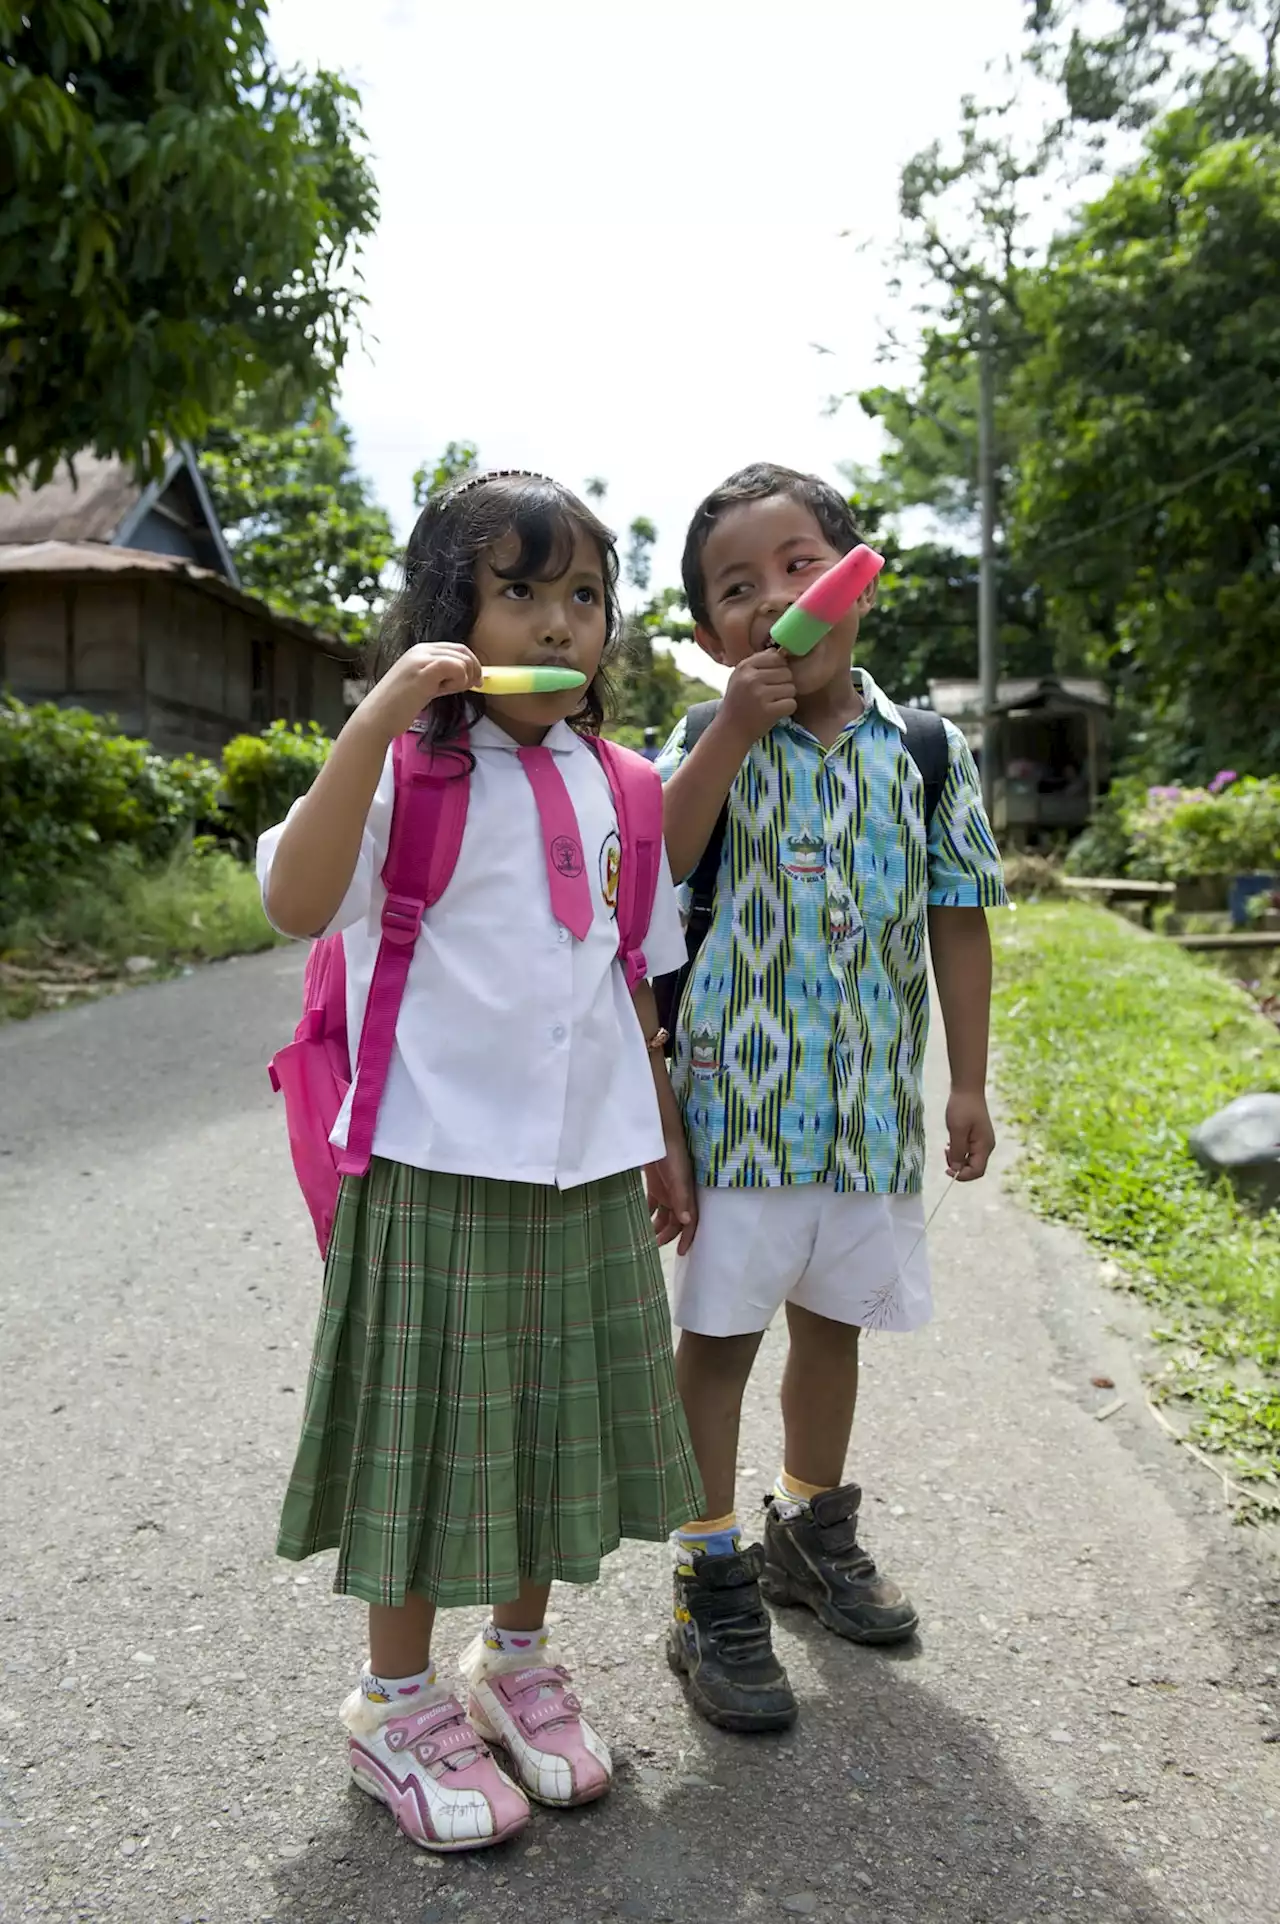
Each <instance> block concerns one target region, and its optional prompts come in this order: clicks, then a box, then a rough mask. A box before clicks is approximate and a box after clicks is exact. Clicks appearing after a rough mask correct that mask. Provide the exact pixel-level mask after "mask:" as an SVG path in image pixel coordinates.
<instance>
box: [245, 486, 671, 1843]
mask: <svg viewBox="0 0 1280 1924" xmlns="http://www.w3.org/2000/svg"><path fill="white" fill-rule="evenodd" d="M618 634H619V611H618V602H617V558H616V555H615V552H614V547H613V540H612V537H611V535H610V534H609V533H608V531H607V529H605V528H604V527H603V526H602V525H601V523H600V522H599V521H598V520H597V519H596V517H595V516H594V515H593V514H592V513H591V512H590V510H589V509H588V508H586V507H585V506H584V505H583V503H582V502H581V501H579V500H578V499H577V498H576V497H575V496H574V495H572V494H570V493H569V492H568V491H567V490H566V489H564V488H561V487H559V486H558V485H557V484H556V483H555V482H552V481H548V480H546V479H545V478H544V477H542V476H538V475H529V474H513V473H509V472H504V473H501V474H488V475H481V476H479V477H476V478H474V479H472V480H470V481H466V482H464V483H463V484H462V485H461V486H459V487H456V488H454V489H453V490H451V491H450V492H449V493H447V494H445V495H443V496H441V497H437V498H436V499H435V500H433V501H431V502H429V503H428V505H427V507H426V508H425V509H424V510H423V513H422V515H421V518H420V519H419V521H418V524H417V526H416V528H415V529H414V531H413V534H412V537H411V538H410V542H409V548H408V554H407V557H406V561H405V583H404V588H403V591H402V593H401V594H400V596H399V598H398V600H397V601H396V603H395V604H394V605H393V607H392V608H391V610H390V612H389V614H388V618H387V621H386V623H385V626H384V630H383V635H382V640H381V643H380V647H379V652H378V659H377V661H376V663H375V680H374V685H373V687H372V688H371V690H370V692H369V694H368V695H367V696H366V697H365V699H364V701H363V702H362V703H361V705H360V707H359V708H358V709H357V710H356V712H355V713H354V714H353V716H352V717H351V719H350V721H349V722H348V723H347V725H346V727H345V728H344V729H343V731H342V735H341V737H340V738H339V740H338V741H337V742H336V743H335V745H334V749H333V753H332V754H331V755H330V757H329V759H328V761H327V762H326V764H325V766H324V769H323V771H322V773H321V774H320V776H319V777H318V779H317V780H316V783H315V785H314V787H313V788H312V789H311V791H310V793H309V794H308V795H307V796H306V797H305V798H304V799H303V800H302V801H300V802H298V803H297V804H295V806H294V808H293V809H292V810H291V811H290V814H289V817H288V819H287V821H286V822H285V823H284V824H283V825H282V826H280V827H278V828H275V829H272V830H270V831H269V832H268V833H267V834H266V835H264V836H263V838H262V841H261V843H260V845H259V851H258V869H259V876H260V880H261V884H262V893H263V901H264V904H265V906H266V909H267V912H268V914H269V915H270V917H271V919H272V921H273V922H274V923H275V925H276V927H277V928H279V929H280V930H282V931H283V932H284V933H286V934H289V935H295V936H300V937H301V936H314V935H315V934H316V933H317V932H318V931H320V932H332V931H338V930H340V931H342V934H343V944H344V952H345V961H346V970H347V983H348V1009H349V1024H348V1026H349V1033H350V1035H351V1038H352V1042H353V1045H354V1041H355V1038H356V1037H357V1036H358V1033H359V1027H360V1022H361V1019H362V1017H363V1012H364V1006H365V1001H366V999H367V996H368V990H369V983H370V979H371V976H372V971H373V965H374V959H375V957H376V954H377V951H378V946H379V940H380V933H381V915H382V906H383V901H384V899H385V890H384V888H383V885H382V881H381V871H382V867H383V862H384V859H385V857H386V852H387V846H388V836H389V828H390V820H391V812H392V805H393V801H394V794H395V787H394V773H393V765H392V756H391V748H392V744H393V743H394V741H395V740H396V738H397V737H398V736H399V735H401V734H402V733H404V732H405V731H406V730H407V729H409V728H410V727H411V726H412V725H413V724H415V722H417V721H418V718H419V717H421V716H423V713H424V711H426V717H425V722H424V723H423V724H421V725H422V726H423V728H424V735H425V747H426V748H427V749H437V750H438V749H439V748H440V747H441V746H443V745H445V744H447V743H449V742H454V743H456V744H457V746H456V747H455V750H454V753H453V756H451V757H449V758H448V759H450V760H453V761H454V762H455V763H456V764H457V765H458V767H459V772H460V773H461V774H462V775H463V776H464V778H466V779H469V782H470V792H469V797H468V806H467V815H466V827H465V832H464V834H463V839H462V844H461V848H460V850H459V854H458V860H457V866H456V868H455V870H454V873H453V876H452V879H451V880H450V882H449V884H448V886H447V888H446V890H445V892H444V895H443V896H442V898H441V899H440V901H439V903H438V904H437V906H436V907H434V908H432V909H429V910H428V911H427V914H426V916H425V917H424V919H423V922H422V926H421V930H420V932H419V934H418V937H417V940H416V944H415V948H414V953H413V959H412V962H411V964H410V969H409V975H408V980H407V983H406V985H405V990H404V996H403V1000H402V1002H401V1005H400V1014H399V1020H398V1024H397V1028H396V1042H395V1049H394V1052H393V1055H392V1059H391V1065H390V1069H389V1072H388V1075H387V1080H386V1086H385V1090H384V1094H383V1099H382V1103H381V1106H380V1109H379V1112H378V1119H377V1124H376V1129H375V1134H374V1141H373V1159H372V1161H371V1162H370V1165H369V1170H368V1173H367V1174H366V1175H364V1176H361V1177H347V1178H346V1179H345V1180H344V1183H343V1187H342V1192H341V1195H340V1198H339V1202H338V1210H337V1216H336V1219H335V1222H334V1226H333V1232H332V1235H331V1238H330V1242H329V1249H328V1258H327V1265H326V1270H325V1283H324V1300H323V1306H322V1309H321V1314H320V1321H319V1325H318V1328H317V1332H316V1339H315V1350H314V1355H313V1360H312V1367H311V1377H310V1383H309V1386H308V1391H307V1403H306V1411H305V1415H304V1421H303V1432H302V1441H301V1444H300V1446H299V1450H298V1455H297V1460H296V1463H295V1466H294V1471H293V1476H292V1478H291V1480H290V1483H289V1487H288V1492H287V1494H286V1497H285V1503H284V1514H283V1518H282V1522H281V1527H280V1538H279V1550H280V1553H281V1555H283V1556H286V1557H290V1558H294V1559H300V1558H303V1557H308V1556H311V1555H313V1554H314V1553H315V1552H317V1551H320V1550H327V1549H333V1548H336V1549H337V1550H338V1553H339V1554H338V1566H337V1573H336V1578H335V1585H334V1587H335V1589H336V1590H337V1591H339V1592H340V1593H342V1594H345V1595H348V1596H356V1597H360V1598H362V1599H363V1600H364V1601H365V1602H366V1603H367V1604H368V1605H369V1662H368V1665H367V1667H366V1669H365V1672H364V1674H363V1676H362V1677H361V1679H360V1683H359V1685H358V1687H357V1688H356V1690H355V1691H354V1692H353V1693H352V1695H351V1696H350V1697H349V1698H348V1699H347V1701H346V1703H345V1704H344V1705H343V1707H342V1712H341V1715H342V1720H343V1722H344V1723H345V1725H346V1726H347V1729H348V1731H349V1732H350V1739H349V1753H350V1761H351V1769H352V1774H353V1777H354V1780H355V1782H356V1783H357V1784H358V1785H359V1786H360V1788H361V1789H362V1790H365V1791H368V1792H369V1793H370V1794H371V1795H372V1796H374V1797H377V1798H380V1799H381V1800H382V1801H383V1802H384V1803H386V1804H388V1805H389V1806H390V1808H391V1809H392V1810H393V1811H394V1813H395V1815H396V1819H397V1821H398V1823H399V1824H400V1827H401V1829H402V1830H403V1831H404V1832H405V1833H406V1834H407V1835H408V1836H409V1837H410V1838H412V1839H413V1841H414V1842H415V1843H418V1844H421V1845H423V1846H425V1847H426V1848H427V1849H428V1850H467V1849H472V1848H475V1847H477V1846H480V1845H485V1844H495V1843H497V1842H499V1841H500V1840H501V1839H502V1838H504V1837H510V1836H511V1835H512V1834H513V1833H514V1832H516V1831H518V1830H520V1829H521V1828H523V1826H524V1825H525V1824H526V1823H527V1822H528V1819H529V1804H528V1798H529V1797H534V1798H537V1799H538V1800H539V1801H540V1802H542V1803H547V1804H556V1805H567V1804H581V1803H586V1802H589V1801H590V1800H591V1799H593V1798H596V1797H599V1796H602V1795H603V1793H604V1792H605V1791H606V1790H607V1789H608V1788H609V1783H610V1780H611V1774H612V1765H611V1762H610V1758H609V1752H608V1750H607V1749H606V1748H605V1745H604V1744H603V1743H602V1742H601V1740H600V1738H599V1737H598V1736H597V1735H596V1734H595V1732H594V1731H593V1730H592V1729H591V1728H590V1726H589V1725H588V1724H587V1723H586V1722H585V1721H584V1719H583V1717H582V1714H581V1710H580V1706H579V1704H578V1701H577V1698H576V1697H575V1696H574V1695H573V1693H572V1690H571V1689H570V1680H569V1677H568V1675H567V1673H566V1671H565V1670H564V1669H563V1668H562V1667H560V1666H558V1665H557V1664H556V1663H555V1661H554V1658H553V1656H552V1654H551V1652H550V1649H549V1638H548V1633H547V1631H546V1629H545V1627H544V1625H545V1617H546V1607H547V1597H548V1592H549V1590H550V1586H551V1582H552V1580H553V1578H557V1577H559V1578H562V1579H564V1580H566V1581H568V1582H571V1583H584V1584H585V1583H593V1582H594V1581H595V1580H596V1578H597V1577H598V1575H599V1569H600V1559H601V1557H602V1556H604V1555H605V1554H606V1553H607V1552H609V1551H611V1550H613V1549H616V1548H617V1546H618V1543H619V1541H620V1539H621V1538H623V1537H638V1538H643V1539H646V1540H648V1541H658V1540H660V1539H663V1538H665V1537H666V1536H667V1535H668V1534H669V1533H670V1531H671V1530H673V1529H674V1528H676V1527H677V1526H679V1525H680V1524H682V1523H684V1522H686V1521H687V1520H688V1519H689V1518H690V1517H691V1516H695V1515H697V1514H698V1508H699V1502H700V1490H699V1485H698V1478H697V1470H696V1467H695V1465H694V1460H693V1456H692V1452H691V1450H690V1447H689V1442H688V1437H687V1434H686V1432H685V1428H684V1423H683V1419H682V1417H681V1415H680V1410H679V1403H678V1400H677V1397H676V1393H675V1386H674V1378H673V1371H672V1359H671V1338H670V1327H669V1320H668V1314H667V1305H666V1297H665V1293H664V1290H663V1283H662V1275H661V1269H660V1264H659V1259H658V1251H657V1241H656V1240H655V1233H654V1232H655V1229H656V1230H657V1232H658V1236H657V1240H660V1241H671V1240H673V1239H676V1238H679V1242H680V1246H681V1247H682V1248H684V1247H687V1245H688V1243H689V1241H690V1240H691V1238H692V1236H693V1232H694V1227H695V1216H694V1198H693V1185H692V1179H691V1175H690V1170H689V1162H688V1155H687V1152H686V1148H685V1142H684V1134H683V1130H682V1126H681V1122H680V1118H679V1114H678V1112H677V1110H676V1107H675V1103H674V1101H673V1099H672V1095H671V1088H670V1084H669V1083H668V1080H667V1073H666V1068H665V1065H664V1061H663V1053H662V1048H661V1042H662V1040H663V1039H664V1038H663V1037H662V1035H661V1032H660V1031H659V1029H658V1021H657V1013H656V1010H655V1008H654V1004H653V996H652V992H651V990H650V988H649V986H648V984H647V983H641V984H640V985H639V987H638V988H637V989H636V991H635V993H634V997H633V996H632V994H631V993H629V992H628V990H627V987H626V982H625V978H624V974H623V971H622V968H621V966H620V965H619V963H618V960H617V947H618V932H617V928H616V926H615V923H614V921H613V913H614V908H615V905H616V900H617V883H618V861H619V854H620V842H619V835H618V823H617V821H616V818H615V814H614V809H613V803H612V800H611V796H610V790H609V787H608V783H607V781H606V778H605V775H604V772H603V770H602V769H601V767H600V764H599V762H598V760H597V758H596V756H595V754H594V753H593V751H592V748H591V747H590V745H589V742H588V741H587V740H585V739H584V736H585V735H586V733H587V731H588V730H593V729H598V727H599V723H600V721H601V718H602V714H603V706H602V695H603V691H604V687H605V678H604V674H603V672H602V669H603V664H604V663H605V661H606V659H607V657H608V656H609V654H610V653H611V652H612V650H613V649H614V647H615V645H616V643H617V640H618ZM482 664H489V665H500V666H508V665H521V666H525V665H535V666H537V665H549V664H554V665H557V666H561V667H570V668H574V669H577V670H579V671H580V672H581V673H582V674H583V675H585V676H586V678H587V685H586V687H585V689H584V688H578V689H574V690H571V691H570V692H568V693H559V694H553V695H523V696H508V697H507V698H506V699H504V700H500V699H498V698H496V697H485V698H482V697H481V696H480V695H479V694H478V693H477V687H478V683H479V678H480V669H481V665H482ZM464 731H466V739H465V741H462V740H461V739H460V738H461V737H462V736H463V734H464ZM465 761H469V762H470V764H471V769H470V774H469V777H468V776H466V770H465V766H464V762H465ZM535 773H536V775H537V779H538V781H539V784H540V789H539V794H540V796H541V797H542V801H545V784H546V783H547V782H550V783H551V784H553V785H554V786H555V788H556V794H557V796H558V798H559V803H560V805H561V813H560V820H559V821H558V822H556V823H554V824H553V826H556V827H558V828H559V829H560V833H558V834H557V835H555V836H554V838H552V836H551V831H550V828H549V829H548V831H547V834H546V836H545V837H544V831H543V827H542V820H541V807H542V801H540V799H539V796H536V795H535V790H534V787H533V786H532V783H533V781H534V779H535ZM564 809H567V810H568V811H569V813H568V821H569V823H570V825H571V826H572V824H573V818H574V817H575V816H576V828H577V835H576V838H575V837H573V836H572V835H571V836H569V837H568V838H566V837H565V835H564V833H563V827H564V814H563V811H564ZM566 839H567V846H568V849H569V851H570V853H569V856H568V857H566ZM566 875H567V876H568V877H569V878H570V880H571V881H572V882H573V883H574V885H575V886H576V889H577V891H578V892H577V896H576V898H575V900H576V903H577V912H576V913H573V914H570V913H568V912H567V910H566V908H565V898H564V894H563V891H562V890H560V889H559V879H560V878H563V877H565V876H566ZM553 889H555V890H557V893H556V904H557V908H558V910H559V916H560V917H563V918H564V920H561V919H558V916H557V913H556V912H553V907H552V891H553ZM644 946H645V952H646V956H647V959H648V964H649V967H650V969H651V970H652V972H653V973H655V974H659V973H661V972H663V971H665V970H668V969H673V968H676V967H677V966H678V965H679V964H680V963H681V962H682V961H683V959H684V954H685V944H684V935H683V933H682V930H681V925H680V920H679V915H678V912H677V908H676V900H675V894H674V891H673V889H672V886H671V878H670V873H669V871H668V868H667V864H666V858H665V856H663V858H662V863H661V873H660V876H659V882H658V893H657V897H656V901H655V905H654V910H653V914H652V917H651V919H650V927H649V931H648V935H647V938H646V940H645V945H644ZM349 1107H350V1100H349V1099H348V1104H347V1108H346V1109H344V1111H343V1114H342V1115H340V1116H339V1119H338V1124H337V1128H336V1129H335V1131H334V1137H333V1140H334V1141H335V1142H338V1143H342V1144H345V1141H346V1135H345V1130H346V1123H347V1113H348V1111H349ZM642 1165H648V1166H649V1205H650V1207H652V1209H653V1211H654V1214H653V1220H652V1222H651V1220H650V1217H649V1214H648V1213H647V1209H646V1202H645V1193H644V1185H643V1180H642V1177H641V1175H640V1173H639V1172H640V1168H641V1166H642ZM477 1603H487V1604H489V1605H490V1606H491V1616H490V1619H489V1622H488V1623H487V1625H486V1627H485V1628H484V1629H483V1631H482V1632H481V1634H480V1635H479V1637H477V1639H476V1641H475V1642H474V1643H473V1644H472V1645H471V1647H470V1649H469V1650H468V1651H467V1652H466V1654H465V1656H464V1658H463V1662H462V1669H463V1674H464V1676H465V1679H466V1683H467V1686H468V1690H467V1694H466V1700H465V1704H466V1707H465V1708H464V1701H463V1699H462V1698H461V1697H459V1696H458V1695H455V1693H454V1691H453V1689H452V1688H451V1687H450V1686H449V1685H448V1684H446V1683H444V1682H442V1681H437V1674H436V1666H435V1664H434V1662H433V1661H432V1631H433V1627H434V1621H435V1615H436V1611H437V1608H440V1607H445V1606H453V1605H458V1604H477ZM490 1742H495V1743H498V1744H500V1745H501V1747H502V1749H503V1751H504V1752H505V1755H506V1759H507V1761H508V1764H509V1774H508V1772H506V1771H504V1770H502V1769H500V1768H499V1766H498V1764H497V1763H496V1762H495V1760H494V1757H493V1755H492V1753H491V1751H490V1749H489V1744H490ZM513 1780H514V1781H513Z"/></svg>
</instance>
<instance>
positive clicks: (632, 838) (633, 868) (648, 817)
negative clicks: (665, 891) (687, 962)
mask: <svg viewBox="0 0 1280 1924" xmlns="http://www.w3.org/2000/svg"><path fill="white" fill-rule="evenodd" d="M591 745H592V747H593V748H594V749H595V752H596V754H597V756H598V757H599V761H600V766H601V768H603V770H604V773H605V779H606V780H607V782H608V784H609V790H610V793H611V794H612V796H613V807H614V813H615V814H616V815H617V817H618V840H619V841H620V842H621V844H622V859H621V862H620V863H619V872H618V960H619V961H620V962H621V963H622V967H623V971H624V973H625V975H626V978H627V987H628V989H634V988H635V986H636V984H637V982H643V981H644V980H645V978H646V977H647V975H648V973H649V965H648V963H647V962H646V961H645V954H644V939H645V937H646V936H647V935H648V933H649V923H650V921H651V920H652V917H653V902H654V897H655V895H656V894H657V892H658V870H659V868H660V866H661V861H662V777H661V776H660V775H659V774H658V771H657V769H656V768H655V767H654V765H653V763H652V762H650V761H646V760H645V757H644V756H643V755H637V754H635V753H634V752H633V751H632V750H631V749H629V748H620V747H619V745H618V744H617V742H610V741H605V740H603V739H602V738H601V737H598V736H593V737H591Z"/></svg>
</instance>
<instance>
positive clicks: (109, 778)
mask: <svg viewBox="0 0 1280 1924" xmlns="http://www.w3.org/2000/svg"><path fill="white" fill-rule="evenodd" d="M217 784H218V773H217V770H216V768H214V766H213V764H212V763H210V762H205V761H200V760H198V759H197V758H196V757H194V756H186V757H184V758H183V759H182V760H180V761H169V760H166V759H165V758H164V757H163V756H161V755H157V754H155V753H154V752H153V751H152V749H151V747H150V744H149V743H147V742H140V741H134V740H132V739H130V738H129V737H128V736H125V735H118V734H113V733H112V732H111V725H110V722H109V721H104V720H103V719H102V718H101V717H100V716H97V715H91V714H89V713H88V712H87V710H85V709H83V708H59V707H57V706H56V705H55V704H54V703H52V702H44V703H41V704H39V705H38V706H36V707H28V706H26V705H25V704H24V703H23V702H20V701H15V700H14V699H13V698H12V697H10V696H8V695H5V696H0V872H2V873H3V875H4V896H3V901H2V902H0V920H3V921H4V922H6V923H8V922H11V921H12V920H13V919H14V918H15V917H16V916H18V915H19V914H20V913H22V912H23V910H25V909H27V908H30V907H33V906H35V905H36V904H38V903H40V902H42V901H47V899H48V897H49V894H50V885H51V883H53V882H54V881H55V880H57V879H58V878H59V877H61V876H63V875H65V874H68V873H71V872H74V871H75V870H77V869H80V868H83V867H84V866H85V865H86V864H87V863H88V862H90V861H92V860H93V859H94V857H95V856H97V855H98V854H99V853H100V852H101V851H102V850H103V849H110V848H116V847H125V848H131V849H134V850H136V851H137V853H138V854H139V856H140V857H141V858H142V859H143V860H144V861H149V862H160V861H163V860H165V859H166V858H167V857H168V856H169V855H171V854H172V853H173V852H174V850H175V849H177V848H178V847H179V846H180V845H181V843H182V842H183V841H184V840H186V839H189V838H190V836H191V835H192V833H193V832H194V830H195V829H196V828H197V827H198V826H199V825H200V824H201V823H202V822H207V821H210V820H212V819H213V817H214V815H215V812H216V799H217Z"/></svg>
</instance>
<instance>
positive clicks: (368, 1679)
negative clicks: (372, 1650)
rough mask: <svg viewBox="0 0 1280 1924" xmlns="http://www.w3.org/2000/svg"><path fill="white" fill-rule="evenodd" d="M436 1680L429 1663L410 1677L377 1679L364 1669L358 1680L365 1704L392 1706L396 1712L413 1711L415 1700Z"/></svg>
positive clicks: (434, 1668)
mask: <svg viewBox="0 0 1280 1924" xmlns="http://www.w3.org/2000/svg"><path fill="white" fill-rule="evenodd" d="M435 1680H436V1667H435V1665H434V1664H433V1663H429V1664H428V1665H427V1667H426V1669H425V1670H417V1671H415V1672H414V1674H413V1676H411V1677H379V1676H377V1675H375V1673H374V1672H373V1671H372V1670H368V1669H366V1670H365V1672H364V1674H363V1675H362V1676H361V1678H360V1695H361V1696H362V1697H363V1698H364V1700H365V1702H366V1703H371V1704H392V1705H394V1706H395V1708H396V1709H397V1710H405V1711H409V1710H413V1709H414V1708H415V1706H416V1704H417V1700H418V1699H419V1698H420V1697H421V1696H423V1695H424V1693H425V1692H426V1691H428V1690H430V1688H431V1686H432V1685H433V1684H434V1682H435Z"/></svg>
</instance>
